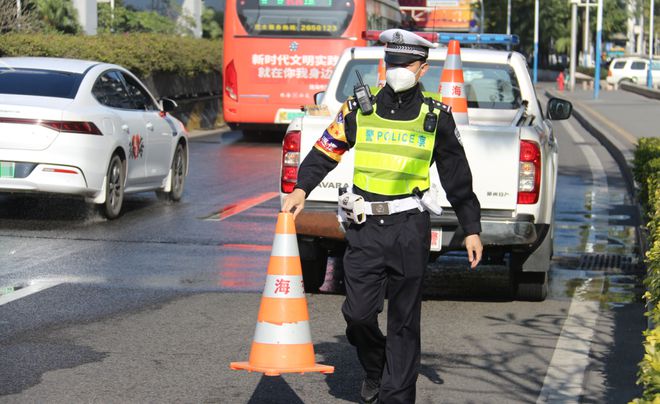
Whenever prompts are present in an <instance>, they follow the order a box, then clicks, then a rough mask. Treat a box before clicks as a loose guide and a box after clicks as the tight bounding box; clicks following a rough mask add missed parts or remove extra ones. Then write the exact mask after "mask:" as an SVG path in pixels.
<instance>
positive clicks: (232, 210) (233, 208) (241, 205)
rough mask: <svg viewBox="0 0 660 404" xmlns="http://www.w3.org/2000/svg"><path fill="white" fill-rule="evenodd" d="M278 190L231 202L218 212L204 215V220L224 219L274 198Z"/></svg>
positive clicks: (277, 194)
mask: <svg viewBox="0 0 660 404" xmlns="http://www.w3.org/2000/svg"><path fill="white" fill-rule="evenodd" d="M279 194H280V193H279V192H268V193H265V194H261V195H259V196H256V197H254V198H248V199H244V200H242V201H239V202H236V203H233V204H231V205H227V206H225V207H224V208H222V209H220V212H218V213H214V214H212V215H211V216H208V217H205V218H204V220H215V221H220V220H225V219H227V218H229V217H232V216H234V215H237V214H239V213H241V212H243V211H245V210H248V209H250V208H252V207H254V206H257V205H259V204H260V203H263V202H266V201H268V200H271V199H273V198H275V197H276V196H279Z"/></svg>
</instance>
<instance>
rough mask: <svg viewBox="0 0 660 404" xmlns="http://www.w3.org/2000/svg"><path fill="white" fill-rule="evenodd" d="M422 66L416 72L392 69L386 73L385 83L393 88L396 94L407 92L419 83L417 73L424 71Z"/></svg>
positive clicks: (401, 68)
mask: <svg viewBox="0 0 660 404" xmlns="http://www.w3.org/2000/svg"><path fill="white" fill-rule="evenodd" d="M422 66H424V65H421V66H420V67H419V69H417V71H416V72H414V73H413V72H411V71H410V70H408V69H407V68H405V67H392V68H390V69H387V71H386V72H385V82H386V83H387V84H389V85H390V87H392V90H394V92H395V93H400V92H401V91H406V90H408V89H410V88H413V87H414V86H415V83H417V73H419V71H420V70H421V69H422Z"/></svg>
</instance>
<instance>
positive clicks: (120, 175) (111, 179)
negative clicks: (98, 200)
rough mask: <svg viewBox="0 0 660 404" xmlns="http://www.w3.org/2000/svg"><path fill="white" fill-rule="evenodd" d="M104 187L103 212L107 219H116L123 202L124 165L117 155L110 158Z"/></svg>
mask: <svg viewBox="0 0 660 404" xmlns="http://www.w3.org/2000/svg"><path fill="white" fill-rule="evenodd" d="M105 189H106V191H105V192H106V194H105V203H104V204H103V214H104V215H105V217H107V218H108V219H116V218H117V217H118V216H119V212H121V206H122V204H123V202H124V166H123V164H122V162H121V159H120V158H119V156H117V155H114V156H112V159H110V165H109V166H108V174H107V176H106V183H105Z"/></svg>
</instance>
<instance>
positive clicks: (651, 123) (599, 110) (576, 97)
mask: <svg viewBox="0 0 660 404" xmlns="http://www.w3.org/2000/svg"><path fill="white" fill-rule="evenodd" d="M537 90H538V91H539V92H540V93H545V94H546V95H549V96H551V97H558V98H564V99H566V100H569V101H571V102H572V103H573V116H574V117H575V118H576V119H577V120H578V121H580V123H581V124H582V125H583V126H584V127H585V128H586V129H587V130H588V131H589V132H590V133H591V134H592V135H593V136H595V137H596V138H597V139H598V140H599V141H600V142H601V143H602V144H603V145H604V146H605V147H606V148H607V149H608V151H609V152H610V153H611V154H612V156H613V157H614V159H615V160H616V161H617V163H618V164H619V166H620V168H621V171H622V173H623V175H624V178H625V180H626V182H627V183H628V184H629V191H631V192H632V191H633V189H632V186H633V184H634V182H633V178H632V171H631V167H632V160H633V153H634V151H635V148H636V147H637V142H638V141H639V139H640V138H642V137H660V101H659V100H656V99H652V98H647V97H644V96H642V95H639V94H636V93H633V92H630V91H625V90H622V89H619V90H605V89H603V90H601V91H600V92H599V94H598V99H594V91H593V90H583V89H581V88H576V89H575V90H574V91H558V90H557V89H556V86H554V83H553V84H550V83H541V84H539V85H538V87H537Z"/></svg>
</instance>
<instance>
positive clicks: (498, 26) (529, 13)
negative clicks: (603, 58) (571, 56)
mask: <svg viewBox="0 0 660 404" xmlns="http://www.w3.org/2000/svg"><path fill="white" fill-rule="evenodd" d="M483 1H484V8H485V9H486V14H485V25H486V27H485V28H486V29H485V32H498V33H499V32H506V18H507V16H506V12H502V11H503V7H502V4H503V2H504V0H483ZM592 1H593V0H592ZM626 1H627V0H603V3H604V4H603V40H607V38H609V37H610V36H611V35H613V34H615V33H617V32H623V31H625V24H626V18H627V14H626V11H625V10H626V5H625V4H626ZM594 10H595V9H594V8H592V14H591V15H592V18H591V19H590V25H591V26H592V28H591V29H590V32H591V33H592V34H593V38H595V27H596V18H595V15H596V13H595V11H594ZM579 15H580V14H579ZM579 15H578V16H579ZM511 33H512V34H516V35H518V36H519V37H520V47H519V49H518V50H519V51H521V52H522V53H524V54H526V55H528V56H529V57H531V55H533V52H534V0H511ZM581 35H582V30H581V29H579V23H578V42H579V38H580V37H581ZM570 41H571V6H570V3H569V2H568V1H567V0H543V1H541V2H540V5H539V62H541V64H543V61H545V60H547V56H548V55H549V54H551V53H555V52H557V53H569V50H570Z"/></svg>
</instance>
